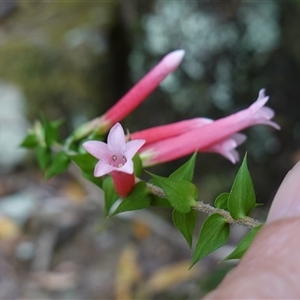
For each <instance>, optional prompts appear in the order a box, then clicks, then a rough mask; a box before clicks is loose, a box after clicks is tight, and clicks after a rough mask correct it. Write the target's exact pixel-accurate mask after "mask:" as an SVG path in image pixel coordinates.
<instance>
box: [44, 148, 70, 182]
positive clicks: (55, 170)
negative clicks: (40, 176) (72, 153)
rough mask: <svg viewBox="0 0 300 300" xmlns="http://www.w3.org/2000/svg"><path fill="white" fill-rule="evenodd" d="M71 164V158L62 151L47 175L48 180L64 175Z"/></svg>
mask: <svg viewBox="0 0 300 300" xmlns="http://www.w3.org/2000/svg"><path fill="white" fill-rule="evenodd" d="M69 164H70V158H69V157H68V156H67V155H66V154H65V152H63V151H61V152H59V153H57V154H56V155H55V157H54V159H53V162H52V163H51V166H50V168H49V170H48V171H47V173H46V176H45V177H46V179H49V178H50V177H52V176H54V175H57V174H60V173H63V172H64V171H65V170H66V169H67V168H68V166H69Z"/></svg>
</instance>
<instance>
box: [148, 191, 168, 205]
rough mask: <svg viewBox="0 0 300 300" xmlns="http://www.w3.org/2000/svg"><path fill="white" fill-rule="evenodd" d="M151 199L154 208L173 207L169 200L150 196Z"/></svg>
mask: <svg viewBox="0 0 300 300" xmlns="http://www.w3.org/2000/svg"><path fill="white" fill-rule="evenodd" d="M150 197H151V204H150V205H152V206H159V207H166V208H172V205H171V204H170V202H169V200H168V199H167V198H161V197H159V196H156V195H153V194H150Z"/></svg>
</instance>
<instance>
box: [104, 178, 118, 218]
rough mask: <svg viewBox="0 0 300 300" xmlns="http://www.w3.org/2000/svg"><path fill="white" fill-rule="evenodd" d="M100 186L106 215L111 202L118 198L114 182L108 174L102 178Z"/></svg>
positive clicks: (111, 204)
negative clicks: (103, 196)
mask: <svg viewBox="0 0 300 300" xmlns="http://www.w3.org/2000/svg"><path fill="white" fill-rule="evenodd" d="M102 188H103V191H104V195H105V216H106V217H107V216H108V214H109V211H110V209H111V207H112V206H113V204H114V203H115V202H116V201H117V200H118V199H119V196H118V194H117V193H116V190H115V186H114V182H113V180H112V178H111V177H110V176H107V177H105V178H104V180H103V184H102Z"/></svg>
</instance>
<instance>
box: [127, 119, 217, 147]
mask: <svg viewBox="0 0 300 300" xmlns="http://www.w3.org/2000/svg"><path fill="white" fill-rule="evenodd" d="M212 122H213V120H211V119H207V118H194V119H190V120H184V121H179V122H175V123H172V124H167V125H161V126H155V127H152V128H148V129H144V130H141V131H137V132H134V133H131V134H130V139H133V140H135V139H144V140H146V145H149V144H151V143H154V142H157V141H160V140H164V139H167V138H170V137H174V136H178V135H180V134H183V133H186V132H188V131H190V130H194V129H196V128H199V127H202V126H204V125H207V124H209V123H212ZM146 145H145V146H146Z"/></svg>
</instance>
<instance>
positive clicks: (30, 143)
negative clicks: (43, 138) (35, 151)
mask: <svg viewBox="0 0 300 300" xmlns="http://www.w3.org/2000/svg"><path fill="white" fill-rule="evenodd" d="M38 145H39V141H38V138H37V136H36V134H35V133H33V132H29V133H28V134H27V136H26V137H25V138H24V140H23V141H22V143H21V144H20V147H24V148H34V147H36V146H38Z"/></svg>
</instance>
